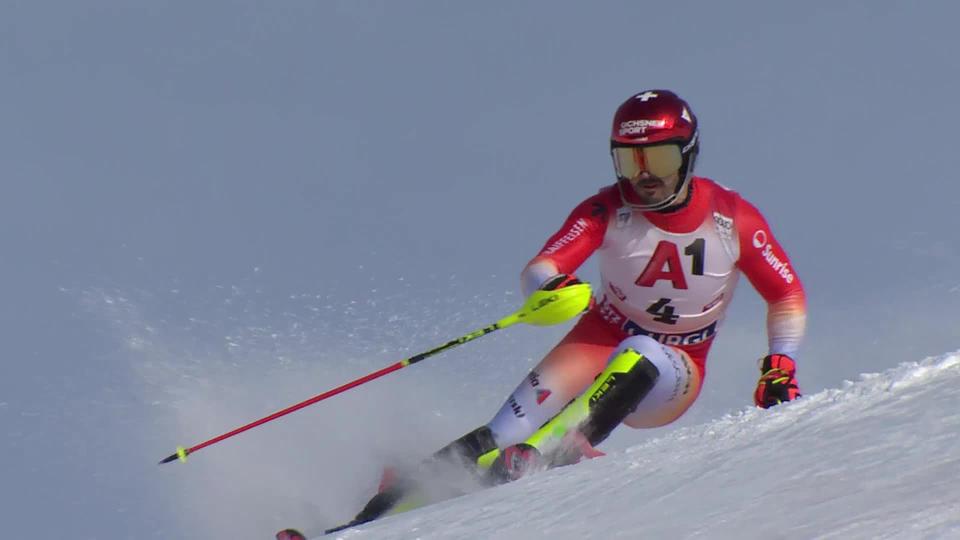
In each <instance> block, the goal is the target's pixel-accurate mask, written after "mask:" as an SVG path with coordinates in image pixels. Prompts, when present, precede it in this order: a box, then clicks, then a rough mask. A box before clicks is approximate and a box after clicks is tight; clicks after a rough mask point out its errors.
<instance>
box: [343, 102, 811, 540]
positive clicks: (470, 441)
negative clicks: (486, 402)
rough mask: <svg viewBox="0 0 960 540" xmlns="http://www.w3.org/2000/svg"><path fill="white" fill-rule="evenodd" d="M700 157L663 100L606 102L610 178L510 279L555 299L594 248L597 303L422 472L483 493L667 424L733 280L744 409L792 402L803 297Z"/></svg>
mask: <svg viewBox="0 0 960 540" xmlns="http://www.w3.org/2000/svg"><path fill="white" fill-rule="evenodd" d="M699 148H700V140H699V132H698V125H697V118H696V116H695V115H694V113H693V111H692V109H691V108H690V106H689V105H688V104H687V103H686V102H685V101H684V100H682V99H681V98H679V97H678V96H677V95H676V94H674V93H673V92H670V91H667V90H648V91H645V92H641V93H639V94H636V95H634V96H632V97H630V98H629V99H628V100H627V101H625V102H624V103H623V104H622V105H620V107H619V108H618V109H617V111H616V114H615V115H614V119H613V131H612V134H611V138H610V152H611V155H612V157H613V164H614V170H615V172H616V176H617V181H616V183H614V184H613V185H610V186H607V187H604V188H603V189H601V190H600V192H599V193H597V194H596V195H594V196H592V197H589V198H587V199H586V200H584V201H583V202H582V203H580V204H579V205H578V206H577V207H576V208H574V210H573V212H572V213H571V214H570V216H569V217H568V218H567V220H566V222H565V223H564V224H563V226H562V227H561V228H560V230H559V231H557V232H556V233H555V234H554V235H553V236H551V237H550V239H549V240H547V242H546V244H544V247H543V249H541V250H540V252H539V253H538V254H537V256H536V257H534V258H533V260H531V261H530V262H529V263H528V264H527V266H526V267H525V268H524V270H523V272H522V273H521V287H522V290H523V292H524V293H525V294H528V295H529V294H530V292H532V291H533V290H535V289H545V290H553V289H556V288H559V287H564V286H567V285H570V284H573V283H579V281H578V280H577V278H576V277H575V276H574V274H573V273H574V271H576V270H577V268H578V267H579V266H580V265H581V264H582V263H583V262H584V261H585V260H586V259H587V258H588V257H590V256H591V255H593V254H596V255H597V257H598V258H599V266H600V281H601V284H600V288H599V290H598V291H597V298H596V299H595V302H594V303H593V304H592V305H591V307H590V309H589V310H588V311H587V312H586V313H585V314H584V315H583V316H582V317H581V318H580V320H579V321H578V322H577V324H576V325H575V326H574V327H573V329H571V330H570V332H569V333H568V334H567V335H566V336H565V337H564V338H563V339H562V340H561V341H560V343H559V344H558V345H557V346H556V347H554V348H553V350H551V351H550V352H549V353H548V354H547V355H546V357H545V358H544V359H543V360H542V361H541V362H540V363H539V364H538V365H537V366H536V367H535V368H533V370H532V371H531V372H530V373H529V374H528V375H527V376H526V377H525V378H524V380H523V381H522V382H521V383H520V384H519V386H517V388H516V389H515V390H514V391H513V393H512V394H511V395H510V396H509V397H508V398H507V400H506V402H505V403H504V404H503V406H502V407H501V408H500V411H499V412H498V413H497V414H496V415H495V416H494V417H493V419H492V420H491V421H490V422H489V423H487V424H486V425H484V426H481V427H479V428H477V429H475V430H473V431H471V432H470V433H468V434H466V435H464V436H463V437H461V438H459V439H457V440H456V441H454V442H452V443H450V444H449V445H447V446H446V447H444V448H442V449H441V450H440V451H438V452H437V453H436V454H434V456H433V457H432V458H431V460H430V462H450V461H454V462H456V463H458V464H463V465H465V466H466V467H468V468H470V469H473V470H476V471H480V472H479V473H478V474H482V475H483V476H484V478H486V479H487V480H489V481H491V482H493V483H497V482H503V481H509V480H513V479H516V478H519V477H521V476H523V475H524V474H526V473H527V472H529V471H530V470H533V469H536V468H545V467H552V466H558V465H564V464H569V463H574V462H576V461H578V460H579V459H580V458H582V457H592V456H594V455H597V454H598V451H596V450H595V449H594V447H595V446H596V445H597V444H599V443H600V442H601V441H603V440H604V439H605V438H606V437H607V436H608V435H609V434H610V432H611V431H612V430H613V429H614V428H615V427H616V426H618V425H619V424H621V423H623V424H626V425H628V426H630V427H632V428H652V427H658V426H663V425H666V424H669V423H670V422H673V421H674V420H676V419H677V418H679V417H680V416H681V415H682V414H683V413H684V412H685V411H686V410H687V409H688V408H690V406H691V405H692V404H693V402H694V400H695V399H696V398H697V395H698V394H699V393H700V388H701V385H702V383H703V380H704V374H705V369H706V360H707V352H708V351H709V349H710V346H711V344H712V343H713V340H714V339H715V337H716V335H717V333H718V329H719V325H720V322H721V320H722V319H723V315H724V313H725V312H726V310H727V307H728V306H729V305H730V301H731V300H732V298H733V292H734V287H735V286H736V283H737V281H738V278H739V274H740V272H743V273H744V274H746V276H747V278H748V279H749V281H750V283H751V284H752V285H753V287H754V288H755V289H756V290H757V291H758V292H759V293H760V295H761V296H762V297H763V298H764V299H765V300H766V302H767V306H768V307H767V335H768V341H769V350H768V354H767V355H766V356H764V357H763V358H762V359H761V360H760V362H759V364H760V378H759V381H758V382H757V386H756V390H755V392H754V395H753V398H754V402H755V403H756V405H757V406H759V407H763V408H767V407H770V406H772V405H776V404H778V403H781V402H784V401H790V400H792V399H794V398H796V397H798V396H800V390H799V388H798V386H797V380H796V375H795V372H796V365H795V362H794V359H795V357H796V354H797V350H798V347H799V345H800V342H801V339H802V338H803V335H804V327H805V320H806V311H805V295H804V290H803V287H802V285H801V283H800V280H799V278H798V277H797V273H796V271H795V270H794V269H793V267H792V265H791V264H790V261H789V259H788V258H787V255H786V253H785V252H784V250H783V248H782V247H781V246H780V244H779V243H778V242H777V240H776V239H775V238H774V236H773V234H772V232H771V230H770V227H769V226H768V225H767V223H766V221H765V220H764V218H763V216H762V215H761V214H760V212H759V211H758V210H757V209H756V208H755V207H754V206H753V205H751V204H750V203H749V202H747V201H746V200H744V199H743V198H742V197H741V196H740V195H738V194H737V193H736V192H733V191H730V190H728V189H726V188H724V187H722V186H720V185H719V184H717V183H715V182H713V181H712V180H709V179H707V178H703V177H695V176H693V170H694V164H695V162H696V158H697V154H698V151H699ZM412 485H413V483H412V482H403V481H400V482H394V483H393V484H392V485H386V486H384V485H381V491H380V493H378V494H377V495H376V496H375V497H374V498H373V499H371V500H370V502H369V503H368V504H367V505H366V507H365V508H364V509H363V510H362V511H361V512H360V513H359V514H358V515H357V516H356V518H355V519H354V520H353V521H351V522H350V523H349V524H347V525H346V526H353V525H358V524H360V523H365V522H367V521H370V520H373V519H376V518H377V517H379V516H381V515H383V514H384V513H386V512H388V511H389V510H390V509H391V508H393V507H394V506H395V505H396V504H397V503H398V501H400V500H401V499H402V498H403V497H404V495H405V494H406V493H408V492H409V491H410V490H411V486H412ZM346 526H344V527H343V528H345V527H346ZM339 529H340V528H337V529H331V530H339Z"/></svg>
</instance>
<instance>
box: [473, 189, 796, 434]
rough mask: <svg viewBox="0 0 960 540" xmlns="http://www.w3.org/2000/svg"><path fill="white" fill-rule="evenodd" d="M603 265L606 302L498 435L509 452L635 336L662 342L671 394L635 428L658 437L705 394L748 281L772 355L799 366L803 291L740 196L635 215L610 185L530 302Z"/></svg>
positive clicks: (601, 296) (503, 421)
mask: <svg viewBox="0 0 960 540" xmlns="http://www.w3.org/2000/svg"><path fill="white" fill-rule="evenodd" d="M629 190H630V188H629V187H628V186H626V187H624V188H623V191H624V193H629ZM593 254H596V255H597V257H598V258H599V266H600V280H601V283H600V286H599V288H597V290H596V296H597V298H596V303H595V304H594V305H593V306H592V307H591V309H590V310H589V311H588V312H587V313H586V314H585V315H584V316H583V317H581V319H580V321H579V322H578V323H577V324H576V325H575V326H574V328H573V329H572V330H571V331H570V333H568V334H567V336H566V337H565V338H564V339H563V340H562V341H561V342H560V344H558V345H557V347H556V348H554V350H552V351H551V352H550V353H549V354H548V355H547V356H546V357H545V358H544V359H543V361H542V362H541V363H540V364H539V365H538V366H537V367H536V368H534V370H533V371H532V372H531V374H530V376H528V377H527V379H525V380H524V382H523V383H521V384H520V386H518V387H517V389H516V390H515V391H514V393H513V394H512V395H511V396H510V398H509V399H508V400H507V402H506V403H505V404H504V406H503V408H501V410H500V412H499V413H498V414H497V416H496V417H495V418H494V419H493V421H491V423H490V424H488V425H489V426H490V427H491V429H492V430H493V432H494V434H495V436H496V437H497V441H498V444H501V443H502V444H514V443H515V442H520V441H522V440H523V439H525V438H526V436H528V435H529V433H527V432H530V433H532V432H533V431H534V430H535V429H536V428H537V427H539V425H540V424H541V423H542V422H544V421H546V420H547V419H549V418H550V417H552V416H553V415H554V414H556V412H558V411H559V410H560V408H562V407H563V405H565V404H566V402H567V401H569V400H570V399H572V398H573V397H575V396H576V395H578V394H579V393H580V392H582V391H583V390H584V389H586V387H587V386H589V384H590V383H591V382H592V381H593V377H595V376H596V375H597V374H598V373H600V372H601V371H602V370H603V368H604V366H605V365H606V362H607V359H608V358H609V357H610V356H611V355H613V354H615V353H616V352H618V350H619V348H622V344H623V343H624V342H625V340H627V339H628V338H629V337H630V336H641V335H642V336H649V337H651V338H653V339H654V340H655V341H656V342H659V344H660V346H659V347H656V349H657V350H648V351H641V352H642V353H643V354H644V355H645V356H648V357H650V358H651V360H652V361H654V362H655V363H657V362H659V363H660V365H658V368H659V369H660V371H661V374H662V375H661V379H663V381H661V383H662V384H661V383H658V386H663V388H661V389H660V390H659V391H658V390H656V389H655V391H653V392H651V394H650V395H649V396H648V397H647V398H645V399H644V400H643V402H642V403H641V406H640V407H638V410H637V411H636V412H635V413H634V414H632V415H631V417H628V419H627V420H625V423H627V424H628V425H631V426H633V427H649V426H655V425H663V424H665V423H668V422H670V421H673V420H674V419H676V418H677V417H679V416H680V415H681V414H683V412H684V411H685V410H686V409H687V408H689V406H690V405H691V404H692V403H693V401H694V399H695V398H696V396H697V394H699V390H700V385H701V383H702V380H703V376H704V374H705V365H706V358H707V351H708V350H709V348H710V345H711V344H712V343H713V339H714V337H715V336H716V335H717V332H718V330H719V327H720V323H721V321H722V320H723V316H724V313H725V312H726V310H727V307H728V306H729V305H730V301H731V300H732V299H733V293H734V289H735V288H736V285H737V281H738V280H739V277H740V273H741V272H742V273H744V274H745V275H746V276H747V279H748V280H749V281H750V283H751V284H752V285H753V286H754V288H756V290H757V291H758V292H759V293H760V295H761V296H762V297H763V298H764V299H765V300H766V301H767V304H768V310H767V334H768V340H769V352H770V353H781V354H787V355H790V356H792V357H794V358H795V357H796V353H797V349H798V347H799V344H800V341H801V339H802V338H803V334H804V327H805V320H806V308H805V296H804V291H803V286H802V285H801V283H800V279H799V278H798V277H797V274H796V272H795V270H794V269H793V267H792V265H791V264H790V260H789V258H788V257H787V255H786V253H785V252H784V250H783V248H782V247H781V246H780V244H779V243H778V242H777V240H776V238H775V237H774V235H773V233H772V232H771V231H770V227H769V226H768V225H767V222H766V220H765V219H764V218H763V216H762V215H761V214H760V212H759V211H758V210H757V209H756V208H755V207H754V206H753V205H751V204H750V203H749V202H747V201H746V200H744V199H743V198H742V197H741V196H740V195H739V194H737V193H736V192H734V191H730V190H728V189H726V188H724V187H722V186H720V185H718V184H717V183H715V182H713V181H712V180H709V179H707V178H700V177H694V178H693V179H692V180H691V185H690V196H689V199H688V201H687V203H686V205H685V206H683V207H682V208H681V209H679V210H674V211H672V212H666V213H664V212H651V211H643V210H639V209H634V208H632V207H631V206H629V205H627V204H625V203H624V201H623V199H622V197H621V190H620V186H618V185H616V184H614V185H611V186H607V187H605V188H603V189H601V190H600V192H599V193H597V194H596V195H594V196H592V197H590V198H588V199H586V200H585V201H583V202H582V203H580V204H579V205H578V206H577V207H576V208H575V209H574V210H573V212H572V213H571V214H570V216H569V217H568V218H567V220H566V222H565V223H564V224H563V227H561V228H560V230H559V231H557V232H556V233H555V234H554V235H553V236H551V237H550V239H549V240H547V242H546V244H544V246H543V248H542V249H541V250H540V252H539V254H537V256H536V257H534V258H533V260H531V261H530V262H529V264H527V266H526V267H525V268H524V270H523V272H522V274H521V282H522V288H523V291H524V293H525V294H529V293H530V292H532V291H533V290H535V289H536V288H537V287H539V286H540V285H541V284H542V283H544V282H545V281H546V280H547V279H549V278H550V277H552V276H554V275H556V274H559V273H564V274H572V273H574V272H575V271H576V270H577V268H579V267H580V265H581V264H583V262H584V261H585V260H586V259H587V258H588V257H590V256H591V255H593ZM635 341H636V340H635ZM647 341H648V340H647ZM665 372H668V373H667V375H663V374H664V373H665ZM668 386H669V388H668ZM658 396H659V397H658Z"/></svg>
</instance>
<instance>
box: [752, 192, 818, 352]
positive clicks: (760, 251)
mask: <svg viewBox="0 0 960 540" xmlns="http://www.w3.org/2000/svg"><path fill="white" fill-rule="evenodd" d="M736 223H737V230H738V236H739V240H740V259H739V261H738V263H737V266H739V267H740V269H741V270H742V271H743V273H744V274H745V275H746V276H747V279H748V280H750V283H751V284H752V285H753V287H754V288H755V289H756V290H757V292H758V293H760V296H762V297H763V299H764V300H766V301H767V340H768V344H769V349H770V350H769V354H785V355H787V356H791V357H793V358H796V354H797V351H798V350H799V348H800V342H801V341H802V340H803V336H804V332H805V329H806V320H807V307H806V295H805V293H804V290H803V285H802V284H801V283H800V278H799V277H797V273H796V271H795V270H794V269H793V266H792V265H791V264H790V259H789V258H788V257H787V254H786V252H785V251H784V250H783V248H782V247H781V246H780V243H779V242H777V239H776V238H774V236H773V233H772V232H771V231H770V226H769V225H768V224H767V221H766V220H765V219H764V218H763V215H761V214H760V211H759V210H757V209H756V208H755V207H754V206H753V205H751V204H750V203H748V202H746V201H744V200H743V199H740V200H739V201H738V204H737V218H736Z"/></svg>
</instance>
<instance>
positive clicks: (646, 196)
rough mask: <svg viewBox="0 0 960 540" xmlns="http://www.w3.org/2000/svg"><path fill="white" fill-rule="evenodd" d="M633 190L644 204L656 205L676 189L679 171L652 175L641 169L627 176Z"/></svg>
mask: <svg viewBox="0 0 960 540" xmlns="http://www.w3.org/2000/svg"><path fill="white" fill-rule="evenodd" d="M627 180H629V182H630V185H631V186H633V190H634V191H635V192H636V193H637V197H639V199H640V201H641V202H642V203H643V204H646V205H656V204H659V203H662V202H663V201H665V200H667V197H669V196H671V195H673V192H674V191H675V190H676V189H677V183H679V182H680V173H679V172H675V173H673V174H670V175H667V176H663V177H660V176H654V175H653V174H651V173H650V172H647V171H643V172H641V173H640V174H639V175H637V176H635V177H633V178H628V179H627Z"/></svg>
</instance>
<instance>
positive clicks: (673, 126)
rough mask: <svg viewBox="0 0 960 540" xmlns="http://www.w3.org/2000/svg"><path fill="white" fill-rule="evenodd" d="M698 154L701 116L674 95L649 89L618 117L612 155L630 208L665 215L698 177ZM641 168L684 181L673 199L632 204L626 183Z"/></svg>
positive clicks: (625, 104)
mask: <svg viewBox="0 0 960 540" xmlns="http://www.w3.org/2000/svg"><path fill="white" fill-rule="evenodd" d="M699 151H700V137H699V132H698V130H697V117H696V116H695V115H694V114H693V111H692V110H691V109H690V105H688V104H687V102H686V101H684V100H682V99H680V97H679V96H677V95H676V94H674V93H673V92H671V91H669V90H647V91H644V92H641V93H639V94H636V95H634V96H631V97H630V99H628V100H626V101H625V102H623V104H622V105H620V107H619V108H618V109H617V112H616V114H614V116H613V129H612V132H611V134H610V154H611V156H612V157H613V165H614V169H615V170H616V172H617V178H618V180H619V182H618V183H619V184H620V195H621V198H622V199H623V201H624V203H625V204H627V205H629V206H633V207H635V208H641V209H643V210H660V209H663V208H666V207H668V206H670V205H671V204H673V203H674V202H676V199H677V196H678V195H679V194H680V193H681V192H682V191H683V190H684V188H685V187H686V186H687V185H688V184H689V183H690V178H692V177H693V166H694V163H695V161H696V159H697V153H698V152H699ZM637 167H641V168H643V169H645V170H649V171H651V172H652V173H654V174H656V175H657V176H665V175H666V174H672V173H673V172H674V171H679V173H680V182H677V188H676V190H674V192H673V194H672V195H670V196H669V197H667V198H666V199H665V200H663V201H661V202H658V203H655V204H648V205H644V204H637V203H635V202H633V201H628V200H627V197H626V196H625V195H624V190H623V183H624V182H625V181H627V180H628V178H629V177H630V176H631V174H630V173H631V172H636V171H637V170H638V169H637ZM662 173H666V174H662Z"/></svg>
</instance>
